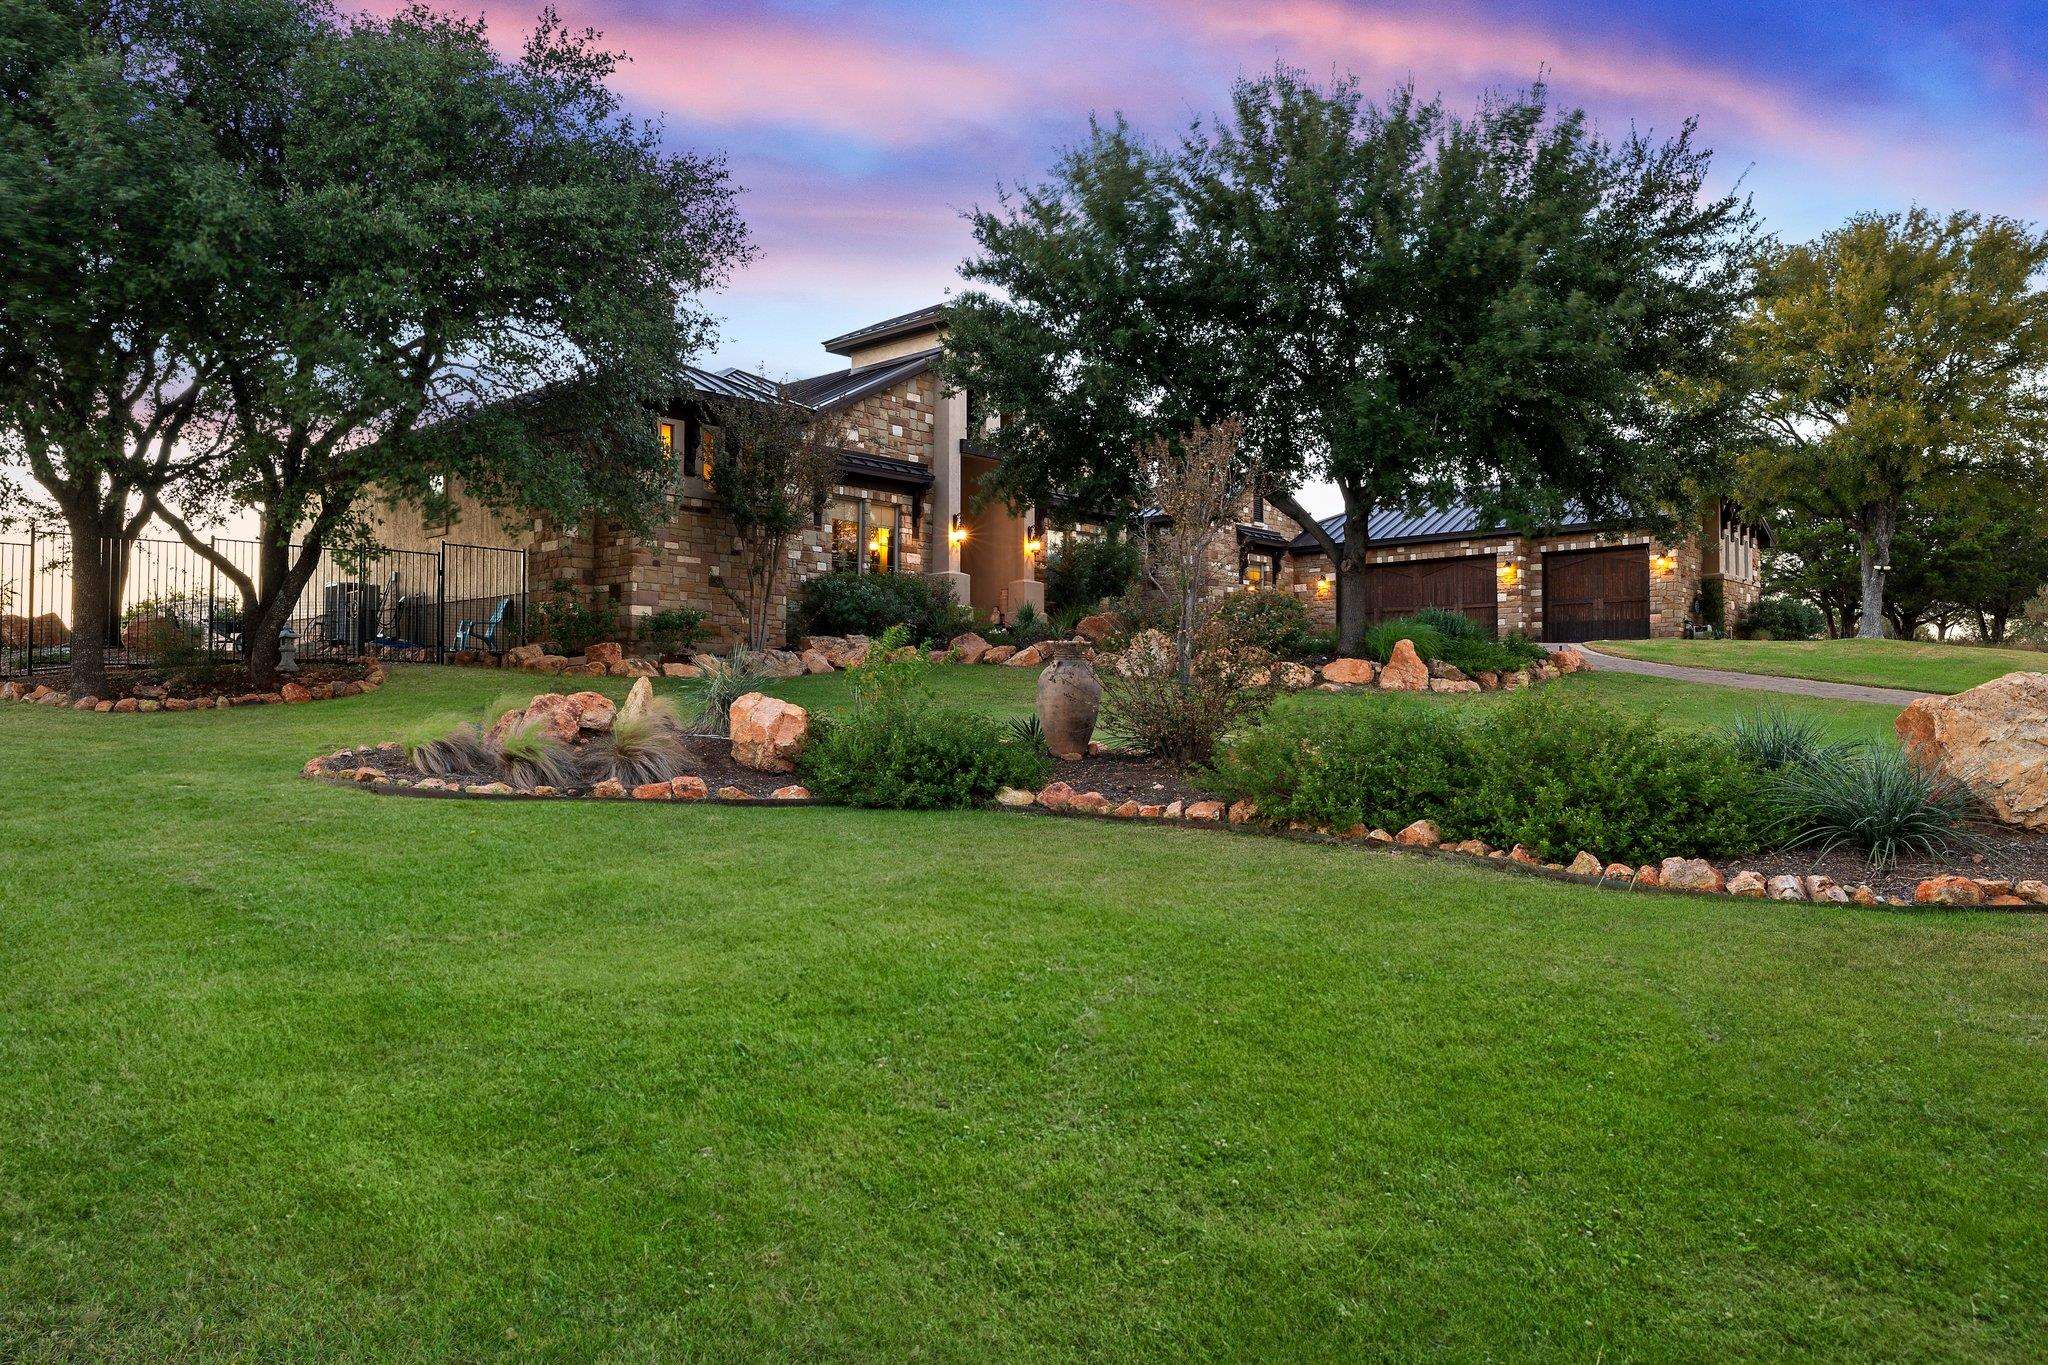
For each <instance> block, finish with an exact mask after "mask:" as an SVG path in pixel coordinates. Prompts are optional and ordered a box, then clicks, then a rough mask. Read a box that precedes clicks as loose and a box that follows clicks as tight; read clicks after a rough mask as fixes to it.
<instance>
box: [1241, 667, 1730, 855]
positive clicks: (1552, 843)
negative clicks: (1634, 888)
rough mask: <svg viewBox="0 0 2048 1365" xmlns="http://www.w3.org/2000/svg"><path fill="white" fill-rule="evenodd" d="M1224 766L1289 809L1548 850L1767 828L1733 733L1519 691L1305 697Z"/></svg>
mask: <svg viewBox="0 0 2048 1365" xmlns="http://www.w3.org/2000/svg"><path fill="white" fill-rule="evenodd" d="M1213 776H1214V778H1215V782H1216V785H1217V787H1218V789H1219V790H1220V792H1221V793H1222V794H1223V795H1225V796H1226V797H1228V798H1229V799H1230V800H1232V801H1239V800H1248V801H1252V802H1255V803H1256V804H1257V805H1258V807H1259V811H1260V813H1261V814H1262V815H1263V816H1264V817H1266V818H1268V819H1272V820H1276V821H1282V822H1286V821H1296V820H1299V821H1305V822H1308V823H1311V824H1327V825H1330V826H1332V827H1334V828H1337V829H1348V828H1350V827H1352V826H1354V825H1360V824H1363V825H1366V826H1368V827H1377V828H1383V829H1388V830H1398V829H1400V828H1401V827H1402V826H1404V825H1406V824H1408V823H1410V822H1411V821H1414V820H1420V819H1427V820H1431V821H1433V822H1435V824H1436V826H1437V828H1438V829H1439V830H1440V831H1441V832H1442V833H1443V835H1444V837H1445V838H1446V839H1449V840H1457V839H1483V840H1485V841H1486V842H1487V843H1489V844H1492V845H1494V846H1496V847H1501V848H1506V847H1511V846H1512V845H1514V844H1517V843H1520V844H1526V845H1528V846H1529V847H1530V848H1531V849H1532V850H1534V851H1535V852H1537V853H1538V854H1540V855H1541V856H1542V857H1544V858H1545V859H1547V860H1550V861H1556V862H1564V861H1568V860H1570V859H1571V858H1572V857H1573V855H1575V854H1576V853H1577V852H1578V851H1579V850H1580V849H1590V850H1592V851H1593V852H1595V853H1597V854H1599V855H1600V856H1601V857H1602V858H1604V859H1607V860H1610V861H1613V860H1621V861H1629V862H1640V861H1647V860H1650V859H1653V858H1662V857H1666V856H1669V855H1672V854H1682V855H1686V856H1705V857H1715V856H1721V855H1724V854H1733V853H1744V852H1751V851H1754V850H1755V849H1757V848H1759V847H1761V846H1763V845H1764V844H1765V843H1766V842H1767V832H1768V829H1769V824H1770V821H1769V817H1768V815H1767V814H1766V812H1765V809H1764V804H1763V797H1762V790H1761V782H1760V779H1759V776H1758V774H1757V773H1756V772H1755V771H1754V770H1753V769H1751V768H1750V767H1749V766H1748V765H1746V764H1745V763H1743V762H1742V760H1741V759H1740V758H1738V757H1737V756H1736V754H1735V751H1734V749H1733V748H1732V746H1731V745H1730V744H1729V743H1728V741H1727V740H1726V739H1725V738H1723V737H1721V736H1718V735H1713V734H1704V733H1694V732H1689V731H1680V730H1669V729H1665V728H1662V727H1660V726H1658V725H1657V724H1655V723H1654V722H1652V721H1649V720H1647V719H1640V718H1632V717H1627V716H1620V715H1615V714H1613V713H1611V712H1607V711H1603V710H1601V709H1599V708H1597V707H1594V706H1591V705H1588V704H1586V703H1584V702H1577V701H1570V700H1567V699H1564V698H1559V697H1554V696H1549V695H1546V694H1542V693H1535V694H1530V693H1524V694H1519V695H1517V696H1516V697H1514V698H1512V699H1507V700H1504V701H1502V702H1500V703H1498V704H1493V705H1488V706H1486V707H1484V708H1483V709H1482V708H1473V714H1471V715H1469V716H1466V715H1460V714H1459V713H1457V712H1455V711H1453V710H1450V709H1449V708H1446V707H1444V706H1441V705H1435V704H1431V703H1427V702H1418V701H1415V700H1413V699H1403V698H1391V697H1389V698H1376V697H1369V698H1362V699H1360V701H1359V702H1358V703H1357V704H1347V705H1345V706H1343V707H1342V708H1341V709H1340V708H1339V707H1336V706H1303V705H1297V706H1293V707H1290V708H1288V709H1286V710H1284V711H1282V712H1280V713H1278V714H1276V715H1275V716H1274V717H1273V718H1272V719H1270V720H1269V721H1267V723H1266V724H1264V725H1262V726H1260V727H1259V728H1258V729H1256V730H1254V731H1252V732H1250V733H1248V734H1246V735H1244V736H1242V737H1240V738H1238V739H1236V740H1234V741H1232V742H1231V743H1230V744H1229V745H1227V746H1226V747H1225V749H1224V750H1223V752H1222V753H1221V754H1220V755H1219V756H1218V759H1217V762H1216V764H1215V768H1214V772H1213Z"/></svg>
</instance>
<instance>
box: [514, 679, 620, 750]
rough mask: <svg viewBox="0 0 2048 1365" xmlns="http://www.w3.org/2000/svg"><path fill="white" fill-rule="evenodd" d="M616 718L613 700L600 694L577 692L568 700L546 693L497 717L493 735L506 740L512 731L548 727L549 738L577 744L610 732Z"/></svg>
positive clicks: (553, 693) (568, 697) (555, 694)
mask: <svg viewBox="0 0 2048 1365" xmlns="http://www.w3.org/2000/svg"><path fill="white" fill-rule="evenodd" d="M617 714H618V708H617V707H616V706H614V705H613V704H612V699H611V698H610V697H607V696H605V695H604V694H602V693H600V692H577V693H574V694H572V695H570V696H566V697H565V696H563V695H561V694H560V693H558V692H543V693H541V694H540V695H539V696H537V697H535V698H534V699H533V700H532V701H530V702H528V703H527V704H526V705H525V706H524V707H514V708H513V709H511V710H510V711H507V712H506V713H505V714H504V715H502V716H500V717H498V719H497V721H496V723H494V724H493V725H492V726H491V731H490V733H491V737H492V738H493V739H503V738H504V737H505V735H506V734H507V733H509V732H510V731H511V730H512V729H513V728H515V727H517V726H522V725H526V724H528V723H534V724H539V725H541V726H543V727H545V728H546V730H547V732H548V734H549V736H550V737H552V738H554V739H556V740H559V741H560V742H561V743H563V744H574V743H575V742H576V741H577V740H578V739H580V738H582V737H583V736H584V735H585V734H602V733H604V732H605V731H607V730H609V729H611V728H612V721H613V719H614V718H616V716H617Z"/></svg>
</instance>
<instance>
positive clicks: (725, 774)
mask: <svg viewBox="0 0 2048 1365" xmlns="http://www.w3.org/2000/svg"><path fill="white" fill-rule="evenodd" d="M684 749H685V751H686V752H687V753H688V755H689V760H690V762H689V772H690V775H692V776H694V777H700V778H702V779H703V780H704V785H705V786H706V787H708V788H710V789H711V791H712V792H714V793H715V792H717V791H718V789H719V788H721V787H735V788H738V789H739V790H740V791H743V792H745V793H746V794H747V795H748V796H749V797H750V798H752V799H754V800H757V801H764V800H767V799H769V797H770V796H771V795H772V794H773V793H774V792H776V791H779V790H781V789H782V788H785V787H788V786H791V785H792V784H794V783H795V782H796V781H797V779H796V778H795V777H794V776H793V775H791V774H789V773H762V772H755V771H754V770H753V769H752V768H744V767H741V766H740V765H739V764H737V763H735V762H733V760H732V744H731V742H730V741H729V740H727V739H725V738H724V737H723V736H719V735H689V736H686V737H685V739H684ZM365 769H373V770H375V771H376V772H377V773H378V774H380V775H381V776H379V777H358V776H353V775H352V774H355V773H360V772H362V771H363V770H365ZM307 775H308V776H311V777H324V778H328V779H331V780H334V781H345V782H361V783H367V784H370V785H373V786H376V787H378V788H379V789H384V788H389V789H392V790H396V791H405V790H407V787H401V786H399V785H398V784H399V783H401V782H403V783H406V784H408V785H409V786H410V789H411V790H412V791H415V792H417V791H419V787H418V784H419V783H420V782H422V781H426V780H428V779H429V778H430V776H431V775H430V774H427V773H423V772H421V771H419V769H417V768H415V767H413V765H412V763H411V761H410V760H408V759H407V758H406V756H405V750H404V749H402V748H401V747H399V746H398V745H396V744H375V745H366V746H363V747H360V748H354V749H344V750H342V751H340V752H339V753H335V754H328V755H326V756H325V757H322V758H317V759H315V760H313V762H312V763H311V764H308V765H307ZM436 780H438V781H441V782H447V783H451V784H458V785H459V786H470V785H477V784H489V783H492V782H495V781H497V780H498V778H497V777H496V776H495V775H493V774H461V773H458V774H455V775H454V776H452V777H448V778H441V779H436ZM421 794H422V795H428V796H432V795H451V796H453V795H465V794H466V793H463V792H461V791H459V790H457V791H447V790H442V789H439V788H432V787H430V788H428V789H427V790H426V791H425V792H423V793H421ZM512 795H515V796H528V797H532V796H536V795H537V796H541V797H552V798H559V799H568V800H584V799H588V798H590V797H591V796H592V792H591V790H590V788H588V787H580V786H579V787H564V788H561V789H560V790H557V791H552V792H540V793H534V792H514V793H512ZM709 799H711V800H717V799H718V798H717V797H716V796H715V795H714V796H712V797H711V798H709ZM781 800H782V801H783V802H785V803H786V802H787V800H788V798H786V797H785V798H781Z"/></svg>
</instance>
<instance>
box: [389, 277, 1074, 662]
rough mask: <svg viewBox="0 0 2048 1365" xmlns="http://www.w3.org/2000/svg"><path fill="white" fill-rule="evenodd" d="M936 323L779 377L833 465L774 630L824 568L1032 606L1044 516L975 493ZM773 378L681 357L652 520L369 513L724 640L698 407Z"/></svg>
mask: <svg viewBox="0 0 2048 1365" xmlns="http://www.w3.org/2000/svg"><path fill="white" fill-rule="evenodd" d="M943 325H944V324H943V314H942V309H941V306H937V305H935V306H933V307H929V308H921V309H918V310H917V311H915V312H911V313H905V314H902V315H901V316H898V317H893V318H888V319H885V320H883V321H881V322H877V323H873V324H871V325H869V326H866V327H860V328H856V329H855V330H853V331H851V332H847V333H844V334H843V335H840V336H835V337H832V338H829V339H828V340H826V341H825V343H824V347H825V349H826V350H827V351H829V352H831V353H832V354H834V355H838V356H843V357H845V359H846V362H847V364H846V367H845V368H844V369H837V370H833V371H831V372H829V373H826V374H820V375H817V376H815V377H813V378H810V379H804V380H799V381H797V382H795V383H793V384H789V385H786V386H784V387H783V389H782V392H783V393H785V394H786V395H787V396H789V397H792V398H794V399H796V400H798V401H800V402H802V403H805V404H807V405H809V406H810V407H812V408H814V409H816V410H817V411H818V412H819V413H820V414H821V415H822V416H823V418H824V420H826V421H827V422H829V423H830V424H831V429H832V439H833V442H834V444H835V445H836V446H837V448H838V455H839V461H840V467H839V481H838V483H837V484H836V485H835V486H834V487H833V489H832V491H831V494H830V496H829V497H828V498H827V500H826V502H825V506H824V508H823V510H822V513H821V515H820V516H819V517H818V519H817V524H816V525H815V526H814V527H813V528H812V529H811V530H809V531H807V532H805V533H804V534H803V535H802V536H800V537H799V538H798V540H797V542H796V543H795V544H794V545H793V546H792V547H791V550H790V562H789V563H788V564H787V565H786V566H785V570H784V573H783V575H782V580H781V585H780V586H781V589H782V591H781V596H780V599H779V600H778V601H777V602H776V604H775V606H774V610H773V618H774V626H775V631H774V633H780V632H782V631H784V630H786V623H787V610H788V603H789V600H790V597H791V595H792V593H793V592H794V589H795V587H796V585H797V584H798V583H799V582H801V581H802V580H804V579H807V578H810V577H812V576H814V575H817V574H821V573H825V572H827V571H830V570H843V571H850V572H855V573H889V574H897V573H902V574H925V575H927V576H929V577H933V578H941V579H944V580H945V581H946V582H948V583H950V584H951V585H952V589H953V594H954V598H955V600H956V601H959V602H962V603H965V604H967V605H969V606H971V607H973V608H974V609H975V610H976V611H979V612H986V613H988V614H990V615H992V616H1000V617H1004V618H1007V617H1008V616H1009V615H1011V614H1013V613H1014V612H1016V611H1017V609H1018V608H1020V607H1022V606H1024V605H1025V604H1027V603H1029V604H1031V605H1032V606H1034V607H1035V608H1037V609H1038V610H1041V611H1042V610H1043V609H1044V607H1045V591H1044V587H1043V585H1042V584H1041V583H1040V581H1039V567H1040V565H1041V564H1042V562H1043V554H1044V549H1045V545H1046V531H1045V528H1044V527H1043V526H1042V525H1041V524H1040V523H1039V522H1038V520H1037V519H1036V518H1035V517H1034V516H1033V515H1032V514H1031V513H1029V512H1024V513H1017V512H1013V511H1010V510H1009V509H1007V508H1003V507H999V506H994V507H988V508H982V509H977V508H975V506H974V497H975V494H976V492H977V490H978V488H979V486H980V481H981V479H982V478H983V477H984V476H985V475H986V474H987V473H988V471H989V469H990V468H991V467H992V466H993V461H992V460H991V459H989V458H988V457H986V456H984V455H978V454H976V453H975V452H974V450H973V447H972V443H971V442H970V441H969V440H968V439H967V437H968V431H967V411H968V402H967V398H968V396H967V395H966V394H965V393H964V392H959V391H953V390H946V389H944V388H943V387H942V386H941V384H940V382H939V377H938V375H937V374H936V373H935V372H934V370H933V366H934V363H935V362H936V361H937V359H938V355H939V341H940V336H941V331H942V328H943ZM775 392H776V387H775V386H774V385H773V384H772V383H771V382H770V381H768V380H766V379H763V378H761V377H760V376H758V375H751V374H748V373H746V372H745V371H742V370H736V369H728V370H725V371H722V372H718V373H713V372H710V371H707V370H698V369H692V370H689V371H686V373H685V374H684V376H683V389H682V391H681V392H679V393H678V394H677V395H675V396H674V397H673V398H672V399H671V400H670V401H669V402H668V403H666V404H664V405H662V407H661V410H660V411H659V412H658V413H655V414H650V419H649V420H651V421H655V422H656V423H657V429H658V431H659V432H660V435H661V439H662V441H663V443H664V445H666V446H667V447H668V448H669V449H671V450H672V451H673V452H674V456H675V461H676V476H675V484H674V487H673V489H672V491H671V493H670V496H669V500H668V505H667V506H666V508H665V509H664V511H663V517H662V520H661V521H660V523H659V525H657V527H656V528H655V529H654V530H653V531H652V532H639V533H636V532H633V531H631V530H630V529H628V528H625V527H622V526H614V525H609V524H607V523H606V522H604V521H603V520H596V521H593V522H589V523H584V524H578V525H573V526H559V525H552V524H549V523H546V522H543V521H537V520H528V521H523V522H522V521H518V520H516V519H515V520H514V521H513V522H512V523H511V524H501V523H500V522H499V521H498V520H497V519H495V518H493V516H492V515H491V514H490V513H489V512H487V511H485V510H484V509H482V508H481V507H477V506H475V505H474V504H467V505H465V504H464V503H463V501H462V500H461V499H460V498H457V499H456V503H457V507H458V509H459V510H458V514H457V522H456V523H455V524H446V525H438V526H428V525H425V524H424V523H423V522H422V519H421V518H420V516H419V514H418V513H417V512H416V511H411V510H408V509H398V510H395V511H393V512H391V513H389V514H387V515H386V517H385V518H384V520H383V522H382V523H381V524H380V525H379V526H378V527H377V531H376V533H377V536H378V539H379V540H380V542H381V543H383V544H385V545H387V546H392V547H394V548H406V547H408V546H409V545H411V544H412V543H413V542H418V543H419V544H420V545H422V546H424V545H426V544H429V543H431V542H432V541H434V540H436V539H445V538H449V537H460V538H462V539H464V540H471V541H476V542H478V543H490V544H497V545H503V546H507V547H516V548H523V549H525V550H527V551H528V555H529V572H528V577H529V581H530V582H531V584H532V586H533V589H534V591H536V592H538V593H542V594H545V593H547V592H549V591H551V590H553V589H554V588H555V586H556V585H558V584H559V585H564V586H565V589H566V590H567V591H570V592H578V593H587V594H589V595H591V596H593V597H595V598H597V599H598V600H600V601H604V602H609V603H611V604H612V605H613V606H615V607H616V608H617V610H618V612H619V615H620V617H621V619H622V621H623V622H624V623H625V624H626V625H628V626H630V625H631V624H632V623H633V622H634V621H636V620H643V619H645V618H646V617H648V616H651V615H653V614H654V613H655V612H657V611H662V610H667V609H671V608H677V607H694V608H696V609H698V610H701V611H703V612H704V613H705V615H706V619H707V624H708V625H709V626H710V628H711V629H712V631H713V633H714V634H715V635H716V636H719V637H721V638H722V639H723V640H724V641H727V642H730V641H732V640H735V639H738V638H740V637H741V636H742V635H743V633H744V623H743V620H742V616H741V612H740V609H739V607H738V605H737V604H736V603H735V602H734V601H732V600H731V598H730V597H729V596H728V595H727V594H726V593H725V592H724V591H723V588H722V586H721V575H722V573H723V572H724V571H725V566H726V562H727V558H728V555H729V553H730V551H731V549H732V543H733V535H732V530H731V527H730V525H729V523H728V522H727V520H726V519H725V517H724V516H723V514H722V513H721V512H720V510H719V507H718V504H717V501H716V498H715V497H714V495H713V492H712V487H711V483H710V472H711V468H712V464H711V462H712V461H714V460H715V459H716V458H717V440H716V436H715V430H714V429H713V425H712V422H711V420H710V414H709V413H708V411H707V405H708V404H709V403H710V402H711V401H712V400H744V399H749V398H767V397H770V396H772V395H773V394H774V393H775ZM707 431H710V432H712V434H711V435H710V437H709V438H708V439H707ZM458 525H459V529H458Z"/></svg>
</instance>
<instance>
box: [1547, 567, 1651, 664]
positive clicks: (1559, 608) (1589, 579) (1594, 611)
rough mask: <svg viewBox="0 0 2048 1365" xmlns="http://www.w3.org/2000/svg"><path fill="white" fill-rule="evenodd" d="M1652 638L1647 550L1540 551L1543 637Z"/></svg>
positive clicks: (1572, 639)
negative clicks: (1542, 553) (1545, 553)
mask: <svg viewBox="0 0 2048 1365" xmlns="http://www.w3.org/2000/svg"><path fill="white" fill-rule="evenodd" d="M1649 637H1650V552H1649V550H1648V549H1647V548H1645V547H1644V546H1641V545H1631V546H1628V547H1627V548H1625V549H1618V550H1563V551H1558V552H1556V553H1553V554H1547V555H1545V556H1543V638H1544V639H1546V640H1549V641H1551V642H1552V643H1554V644H1567V643H1572V642H1576V641H1580V640H1647V639H1648V638H1649Z"/></svg>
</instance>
